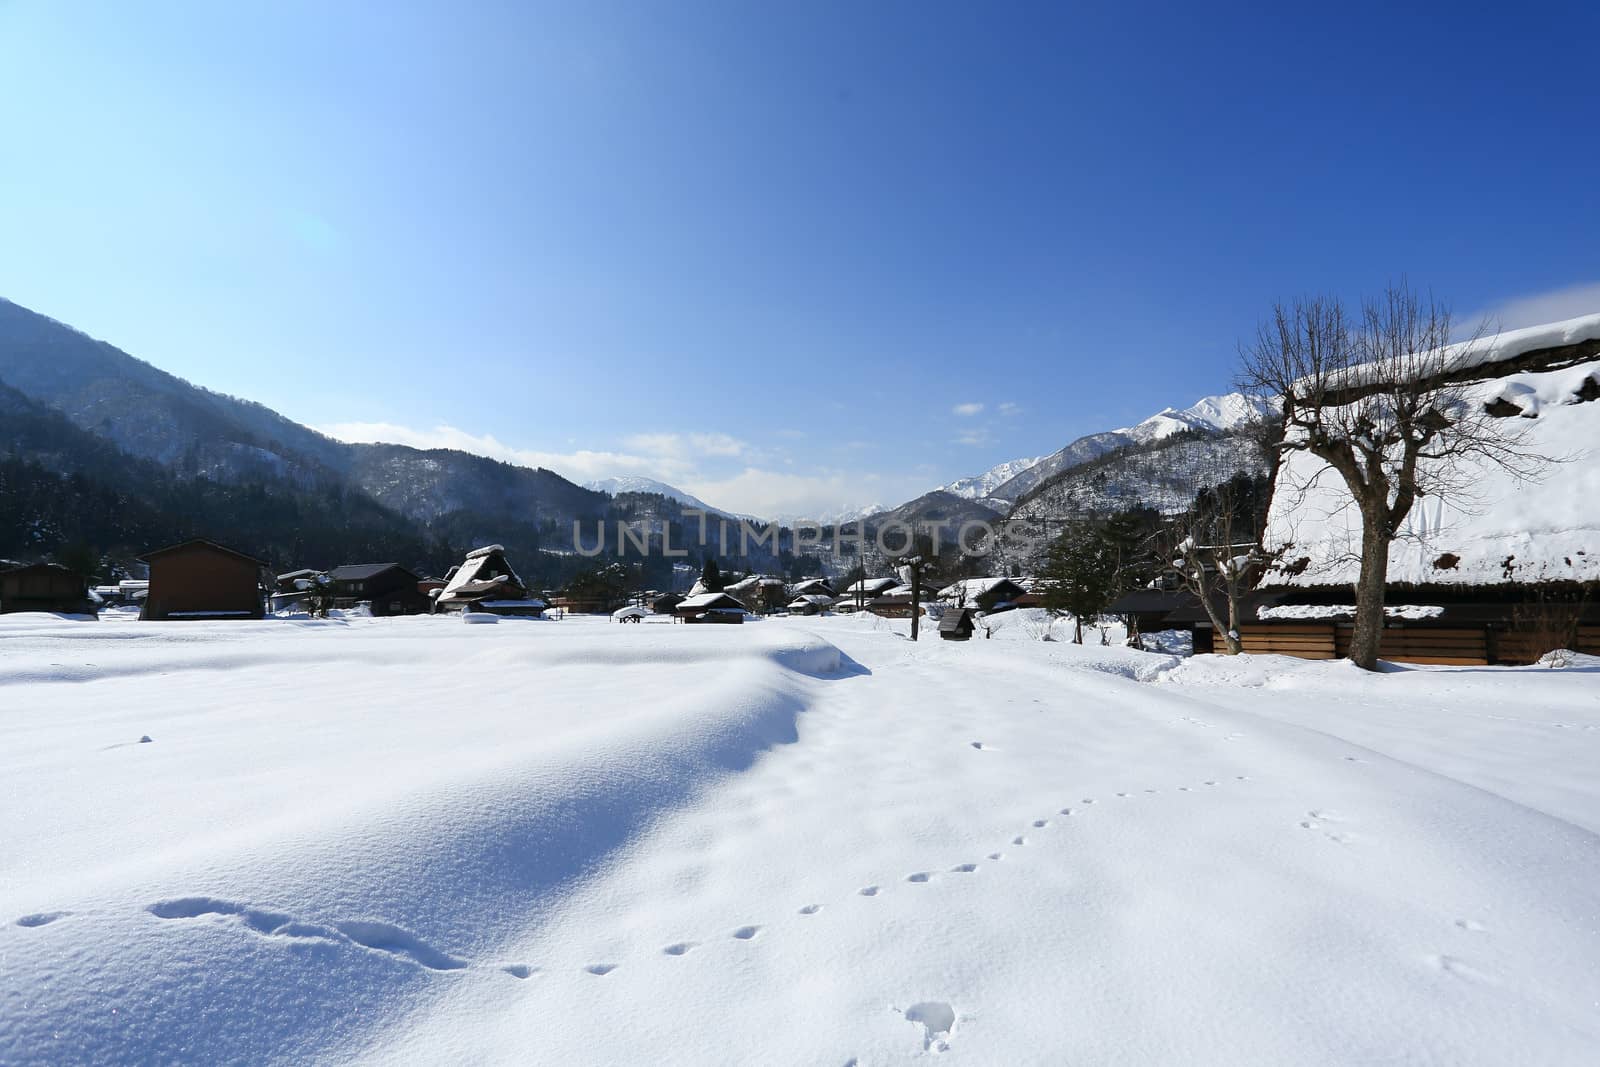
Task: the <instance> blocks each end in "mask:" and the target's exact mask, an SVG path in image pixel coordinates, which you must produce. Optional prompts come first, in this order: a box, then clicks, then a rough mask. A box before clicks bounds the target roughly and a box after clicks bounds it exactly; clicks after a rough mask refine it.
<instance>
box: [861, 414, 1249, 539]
mask: <svg viewBox="0 0 1600 1067" xmlns="http://www.w3.org/2000/svg"><path fill="white" fill-rule="evenodd" d="M1268 410H1270V409H1269V407H1268V405H1266V404H1264V403H1262V402H1260V401H1257V400H1255V399H1253V398H1251V397H1247V396H1245V395H1244V394H1243V393H1224V394H1221V395H1218V396H1207V397H1202V398H1200V399H1199V400H1197V401H1196V402H1195V403H1193V404H1191V405H1189V406H1188V407H1186V408H1181V409H1180V408H1164V409H1163V410H1161V411H1158V412H1156V414H1154V415H1152V416H1150V417H1149V418H1147V419H1145V420H1143V421H1142V422H1138V423H1135V424H1134V425H1132V426H1124V427H1123V428H1121V429H1119V430H1103V431H1101V432H1099V433H1092V434H1086V435H1085V436H1083V437H1079V438H1077V439H1076V440H1074V441H1071V442H1070V443H1068V444H1067V445H1065V446H1064V447H1062V448H1061V449H1059V450H1057V451H1055V452H1052V453H1051V454H1050V455H1048V456H1038V457H1035V458H1032V459H1014V460H1011V461H1009V462H1006V463H1001V464H999V465H998V466H995V467H991V468H990V469H989V470H987V471H985V472H983V473H982V474H977V475H973V476H972V477H969V478H960V479H957V480H956V481H954V482H951V483H949V484H948V485H942V486H940V487H939V488H937V489H934V490H932V491H931V492H928V493H925V494H923V495H922V496H920V497H918V498H917V499H915V500H911V501H907V502H906V503H904V504H902V505H900V506H899V507H898V508H894V509H885V510H884V511H882V512H880V515H881V516H883V517H884V519H885V520H886V519H887V518H888V517H903V516H907V515H920V514H924V513H929V512H932V511H950V510H953V509H952V508H951V506H950V504H949V502H948V500H947V499H946V498H948V497H957V498H960V499H962V500H967V501H970V502H972V503H973V504H975V505H978V508H974V509H971V511H970V512H969V516H970V517H971V518H981V517H982V511H989V512H992V513H994V514H996V515H1005V514H1006V513H1008V512H1009V511H1010V510H1011V508H1012V507H1013V506H1015V504H1016V503H1017V501H1018V500H1020V499H1022V498H1023V497H1024V496H1026V495H1027V494H1029V493H1031V492H1033V491H1034V490H1036V489H1037V488H1038V487H1039V486H1041V485H1043V484H1044V483H1046V482H1048V481H1049V480H1050V479H1051V478H1054V477H1056V476H1058V475H1060V474H1061V473H1063V472H1064V471H1069V470H1071V469H1073V468H1075V467H1079V466H1081V465H1083V464H1085V463H1089V462H1092V461H1094V460H1096V459H1099V458H1100V457H1102V456H1105V455H1109V454H1110V453H1112V452H1115V451H1117V450H1118V449H1122V448H1127V447H1128V446H1130V445H1143V444H1151V443H1153V442H1156V441H1160V440H1163V439H1165V438H1168V437H1171V436H1173V435H1174V434H1181V433H1185V432H1190V431H1198V432H1201V433H1210V434H1227V433H1232V432H1233V431H1235V430H1238V429H1239V428H1240V427H1242V426H1245V425H1248V424H1249V423H1251V422H1253V421H1255V420H1256V419H1259V418H1261V417H1262V416H1263V415H1264V414H1266V413H1267V411H1268ZM980 509H981V510H980Z"/></svg>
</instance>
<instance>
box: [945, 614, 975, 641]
mask: <svg viewBox="0 0 1600 1067" xmlns="http://www.w3.org/2000/svg"><path fill="white" fill-rule="evenodd" d="M974 614H975V612H974V611H973V610H972V609H971V608H957V609H955V610H953V611H947V612H945V613H944V616H943V617H942V618H941V619H940V620H939V636H940V637H941V638H942V639H944V640H946V641H967V640H970V639H971V637H972V631H973V630H975V629H977V624H976V623H975V622H974V621H973V616H974Z"/></svg>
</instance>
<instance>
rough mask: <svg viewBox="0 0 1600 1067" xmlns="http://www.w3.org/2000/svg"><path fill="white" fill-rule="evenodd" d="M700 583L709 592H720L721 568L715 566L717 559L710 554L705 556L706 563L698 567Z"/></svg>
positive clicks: (721, 583) (721, 584)
mask: <svg viewBox="0 0 1600 1067" xmlns="http://www.w3.org/2000/svg"><path fill="white" fill-rule="evenodd" d="M700 584H701V585H703V586H705V587H706V589H707V591H709V592H712V593H720V592H722V586H723V581H722V570H721V568H719V567H718V566H717V561H716V560H715V559H714V558H713V557H711V556H707V557H706V565H705V566H704V567H702V568H700Z"/></svg>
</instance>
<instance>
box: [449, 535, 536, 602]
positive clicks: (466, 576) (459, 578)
mask: <svg viewBox="0 0 1600 1067" xmlns="http://www.w3.org/2000/svg"><path fill="white" fill-rule="evenodd" d="M504 552H505V549H503V548H501V547H500V546H499V545H488V546H486V547H484V548H478V549H474V550H473V551H471V552H468V553H467V558H466V561H465V562H464V563H462V564H461V566H460V567H458V568H456V571H455V573H454V574H452V575H450V581H449V582H448V583H446V585H445V587H444V592H442V593H440V594H439V599H440V600H447V599H449V598H450V596H451V595H452V594H454V593H455V592H456V591H457V590H459V589H461V587H462V586H464V585H466V584H467V583H469V582H478V581H487V580H491V579H492V578H494V577H505V578H508V579H509V580H510V581H512V582H515V583H516V584H517V585H518V586H522V587H523V588H527V587H526V586H524V585H523V582H522V579H521V578H519V577H518V576H517V572H516V571H515V570H514V569H512V566H511V562H510V561H509V560H507V559H506V558H505V556H504V555H502V553H504ZM495 559H498V560H499V561H500V565H501V566H502V567H504V568H505V570H504V573H503V574H502V575H499V576H495V575H488V574H485V575H484V577H483V578H482V579H480V578H479V574H480V573H481V572H484V571H485V568H489V569H493V568H492V566H491V565H492V562H493V561H494V560H495Z"/></svg>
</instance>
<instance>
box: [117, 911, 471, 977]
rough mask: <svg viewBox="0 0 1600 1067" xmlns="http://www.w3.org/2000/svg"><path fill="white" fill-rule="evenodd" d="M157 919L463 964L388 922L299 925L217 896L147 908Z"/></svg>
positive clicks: (454, 967) (443, 965) (440, 966)
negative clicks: (219, 921)
mask: <svg viewBox="0 0 1600 1067" xmlns="http://www.w3.org/2000/svg"><path fill="white" fill-rule="evenodd" d="M145 910H146V911H148V912H149V913H150V914H151V915H154V916H155V917H156V918H158V919H169V920H176V919H201V918H205V917H208V916H216V917H219V918H223V919H229V920H236V921H238V922H240V923H242V924H243V925H244V927H245V928H246V929H247V930H250V931H252V932H254V933H257V934H260V935H261V936H263V937H273V938H290V939H296V940H315V941H335V942H339V941H343V942H348V943H350V944H354V945H359V946H361V947H362V948H365V949H371V950H372V951H374V952H383V953H386V954H388V955H390V956H395V957H397V958H400V959H403V960H409V961H410V962H412V963H415V964H419V965H420V966H423V967H426V968H428V969H429V970H430V971H458V970H461V969H462V968H464V967H466V966H467V964H466V961H464V960H458V959H456V958H455V957H454V956H452V955H450V954H449V953H447V952H441V951H440V950H439V949H436V948H434V947H433V946H432V945H430V944H428V943H427V942H426V941H423V940H422V939H421V938H419V937H417V935H415V934H413V933H411V932H410V931H409V930H405V929H402V928H401V927H398V926H394V925H392V924H390V923H383V922H370V921H365V920H362V921H349V922H340V923H335V924H334V925H333V926H332V927H327V926H319V925H317V924H316V923H307V922H300V921H298V920H296V919H294V918H293V917H292V916H289V915H282V914H279V913H278V912H272V911H264V910H262V909H260V908H252V907H249V906H247V905H244V904H239V903H236V902H234V901H231V900H220V899H217V898H216V897H178V898H175V899H173V900H163V901H159V902H158V903H155V904H152V905H150V907H148V908H147V909H145Z"/></svg>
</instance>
